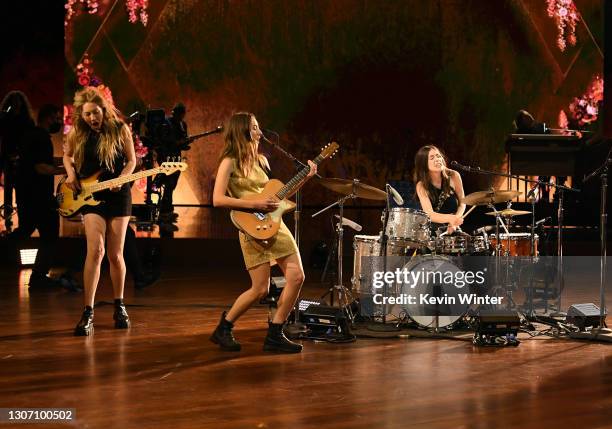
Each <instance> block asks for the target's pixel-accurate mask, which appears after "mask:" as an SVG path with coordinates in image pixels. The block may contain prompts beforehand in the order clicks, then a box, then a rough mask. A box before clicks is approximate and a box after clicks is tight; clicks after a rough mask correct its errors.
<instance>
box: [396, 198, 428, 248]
mask: <svg viewBox="0 0 612 429" xmlns="http://www.w3.org/2000/svg"><path fill="white" fill-rule="evenodd" d="M429 234H430V232H429V216H427V215H426V214H425V212H422V211H419V210H414V209H408V208H404V207H395V208H392V209H391V210H390V211H389V220H388V222H387V236H388V237H389V241H390V242H391V241H393V242H398V243H403V244H406V245H409V246H417V247H421V246H426V245H427V243H428V241H429Z"/></svg>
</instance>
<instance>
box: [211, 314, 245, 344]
mask: <svg viewBox="0 0 612 429" xmlns="http://www.w3.org/2000/svg"><path fill="white" fill-rule="evenodd" d="M226 314H227V313H226V312H225V311H224V312H223V314H221V320H220V321H219V324H218V325H217V329H215V332H213V334H212V335H211V336H210V341H212V342H213V343H215V344H219V347H221V349H222V350H225V351H228V352H239V351H240V343H239V342H238V341H236V339H235V338H234V334H233V333H232V328H233V327H234V324H233V323H232V322H229V321H227V320H226V319H225V315H226Z"/></svg>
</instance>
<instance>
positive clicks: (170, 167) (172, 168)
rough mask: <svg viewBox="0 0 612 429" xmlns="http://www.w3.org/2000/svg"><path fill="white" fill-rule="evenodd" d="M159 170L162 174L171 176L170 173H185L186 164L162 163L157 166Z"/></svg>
mask: <svg viewBox="0 0 612 429" xmlns="http://www.w3.org/2000/svg"><path fill="white" fill-rule="evenodd" d="M159 169H160V171H161V172H162V173H164V174H172V173H175V172H177V171H185V170H187V163H186V162H174V161H167V162H163V163H162V164H161V165H160V166H159Z"/></svg>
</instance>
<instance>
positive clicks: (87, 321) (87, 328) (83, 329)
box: [74, 309, 94, 337]
mask: <svg viewBox="0 0 612 429" xmlns="http://www.w3.org/2000/svg"><path fill="white" fill-rule="evenodd" d="M93 316H94V315H93V311H92V310H87V309H86V310H85V311H84V312H83V315H82V316H81V320H79V323H77V325H76V327H75V328H74V335H75V336H77V337H86V336H89V335H91V333H92V332H93V329H94V325H93Z"/></svg>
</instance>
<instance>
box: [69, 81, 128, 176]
mask: <svg viewBox="0 0 612 429" xmlns="http://www.w3.org/2000/svg"><path fill="white" fill-rule="evenodd" d="M85 103H94V104H97V105H98V106H100V108H101V109H102V127H101V131H100V141H99V143H98V150H97V152H98V158H99V159H100V161H101V163H102V165H104V166H105V167H106V168H107V169H108V170H111V171H112V170H113V168H114V165H113V164H114V161H115V158H117V156H118V155H119V154H120V153H122V151H123V148H124V147H125V143H126V142H125V141H124V140H125V139H126V133H124V132H122V131H121V130H122V128H123V127H124V126H125V123H124V122H123V121H121V120H120V119H119V111H118V110H117V109H116V108H115V106H114V105H112V104H111V103H110V102H109V101H108V100H106V98H105V97H104V96H103V95H102V93H100V91H98V89H96V88H94V87H87V88H85V89H82V90H80V91H78V92H77V93H76V94H75V95H74V112H73V114H72V124H73V127H72V129H71V130H70V132H69V133H68V137H67V138H68V141H69V142H74V143H73V144H74V163H75V165H76V170H77V171H79V170H80V169H81V165H82V164H83V157H84V153H85V143H86V142H87V139H88V138H89V133H90V132H91V128H90V127H89V125H88V124H87V122H85V120H84V119H83V117H82V113H83V106H84V105H85ZM127 136H129V133H127Z"/></svg>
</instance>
